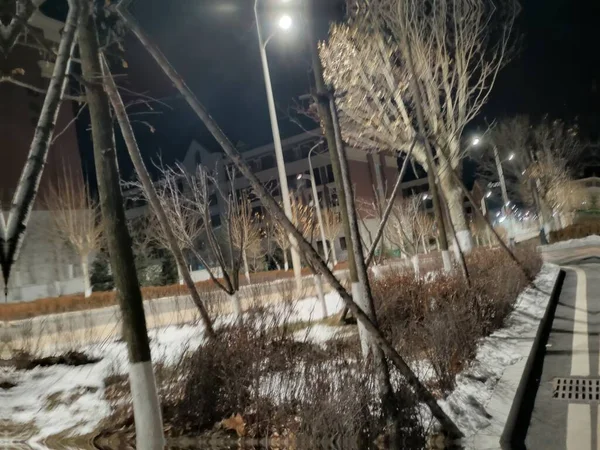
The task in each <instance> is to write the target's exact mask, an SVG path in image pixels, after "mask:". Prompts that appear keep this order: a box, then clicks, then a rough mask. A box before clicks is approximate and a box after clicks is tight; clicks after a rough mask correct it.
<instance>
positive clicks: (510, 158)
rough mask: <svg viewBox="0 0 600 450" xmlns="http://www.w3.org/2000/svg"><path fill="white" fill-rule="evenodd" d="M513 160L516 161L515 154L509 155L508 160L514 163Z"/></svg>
mask: <svg viewBox="0 0 600 450" xmlns="http://www.w3.org/2000/svg"><path fill="white" fill-rule="evenodd" d="M513 159H515V154H514V153H511V154H510V155H508V160H509V161H512V160H513Z"/></svg>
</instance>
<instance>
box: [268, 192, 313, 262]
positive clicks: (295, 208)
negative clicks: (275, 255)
mask: <svg viewBox="0 0 600 450" xmlns="http://www.w3.org/2000/svg"><path fill="white" fill-rule="evenodd" d="M290 197H291V198H292V199H293V200H292V204H291V206H292V223H293V224H294V225H295V226H296V228H297V229H298V231H299V232H300V233H301V234H302V236H304V238H305V239H306V240H307V241H309V242H312V241H313V233H314V229H315V225H316V222H315V218H314V216H313V213H312V208H310V207H309V206H308V205H305V204H303V203H300V202H299V201H297V200H296V199H295V198H294V193H293V192H292V193H290ZM274 226H275V240H276V242H277V245H279V248H281V250H282V252H283V263H284V269H285V270H286V271H287V270H288V268H289V264H288V256H287V252H288V249H290V248H291V243H290V241H289V239H288V237H287V236H288V233H287V231H286V230H285V229H284V227H283V226H282V225H281V224H280V223H278V222H275V223H274Z"/></svg>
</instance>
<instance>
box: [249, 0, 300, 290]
mask: <svg viewBox="0 0 600 450" xmlns="http://www.w3.org/2000/svg"><path fill="white" fill-rule="evenodd" d="M254 17H255V20H256V32H257V34H258V45H259V47H260V59H261V61H262V69H263V75H264V77H265V89H266V92H267V104H268V106H269V117H270V119H271V130H272V133H273V146H274V148H275V159H276V160H277V172H278V175H279V187H280V189H281V200H282V202H283V210H284V211H285V215H286V216H287V218H288V219H290V220H292V205H291V203H290V191H289V188H288V182H287V174H286V172H285V160H284V159H283V149H282V148H281V136H280V135H279V123H278V122H277V113H276V111H275V100H274V98H273V86H272V85H271V75H270V73H269V62H268V60H267V43H268V42H269V39H270V38H269V39H267V41H264V39H263V35H262V30H261V27H260V20H259V16H258V0H255V1H254ZM288 238H289V240H290V242H291V244H292V249H291V250H292V267H293V269H294V278H295V280H296V288H297V289H298V290H300V289H301V287H302V265H301V261H300V253H298V242H297V241H296V239H295V238H294V236H293V235H291V234H289V235H288Z"/></svg>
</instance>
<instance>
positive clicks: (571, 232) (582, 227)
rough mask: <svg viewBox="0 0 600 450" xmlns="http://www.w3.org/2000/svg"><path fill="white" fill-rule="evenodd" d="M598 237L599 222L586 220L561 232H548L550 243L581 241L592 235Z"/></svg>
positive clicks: (599, 230)
mask: <svg viewBox="0 0 600 450" xmlns="http://www.w3.org/2000/svg"><path fill="white" fill-rule="evenodd" d="M594 234H595V235H598V236H600V220H592V219H588V220H586V221H583V222H580V223H575V224H573V225H569V226H568V227H566V228H563V229H562V230H556V231H551V232H550V242H551V243H553V242H559V241H568V240H570V239H581V238H584V237H587V236H592V235H594Z"/></svg>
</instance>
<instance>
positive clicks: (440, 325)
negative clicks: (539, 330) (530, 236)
mask: <svg viewBox="0 0 600 450" xmlns="http://www.w3.org/2000/svg"><path fill="white" fill-rule="evenodd" d="M517 256H518V258H519V260H520V261H521V264H522V265H523V267H524V268H525V269H526V270H527V271H528V273H530V274H536V273H537V272H538V271H539V269H540V267H541V260H540V258H539V256H538V255H537V253H535V252H530V251H527V250H519V251H518V252H517ZM467 265H468V268H469V273H470V281H471V286H470V287H469V286H468V285H467V284H466V283H465V282H464V279H463V278H462V277H461V276H458V275H456V274H450V275H446V274H443V273H437V274H436V279H435V281H434V282H425V281H424V280H423V279H416V278H415V277H414V275H412V274H411V273H407V272H395V273H389V272H388V275H387V276H384V277H381V278H377V279H376V280H373V283H372V289H373V296H374V300H375V303H376V308H377V315H378V319H379V322H380V326H381V327H382V330H383V331H384V333H385V335H386V336H387V337H388V338H389V339H390V340H391V342H392V343H393V344H394V346H396V348H398V349H399V350H400V352H401V353H402V354H404V355H406V356H407V357H408V358H410V359H413V360H415V361H416V360H421V359H423V357H425V359H426V360H427V361H428V363H429V364H430V365H431V367H432V369H433V371H434V373H435V380H436V383H435V384H436V386H435V387H436V388H437V389H439V390H440V391H441V392H446V391H449V390H451V389H452V388H453V387H454V378H455V376H456V374H457V373H458V372H460V371H461V370H462V369H463V367H464V365H465V364H466V363H467V362H468V361H469V360H470V359H471V358H472V357H473V355H474V352H475V349H476V346H477V342H478V340H479V339H480V338H481V337H484V336H487V335H489V334H490V333H492V332H493V331H494V330H496V329H498V328H500V327H502V325H503V324H504V320H505V319H506V317H507V316H508V314H509V313H510V312H511V310H512V307H513V304H514V301H515V300H516V298H517V296H518V294H519V293H520V292H521V291H522V290H523V289H524V288H525V286H527V284H528V279H527V277H526V276H525V274H524V273H523V271H522V270H521V269H519V267H518V266H517V265H516V264H515V263H514V262H513V261H512V260H511V259H510V258H509V257H508V256H507V255H506V253H504V252H503V251H502V250H501V249H495V250H489V249H487V250H483V249H481V250H476V251H474V252H473V253H472V254H471V255H469V257H468V258H467Z"/></svg>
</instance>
